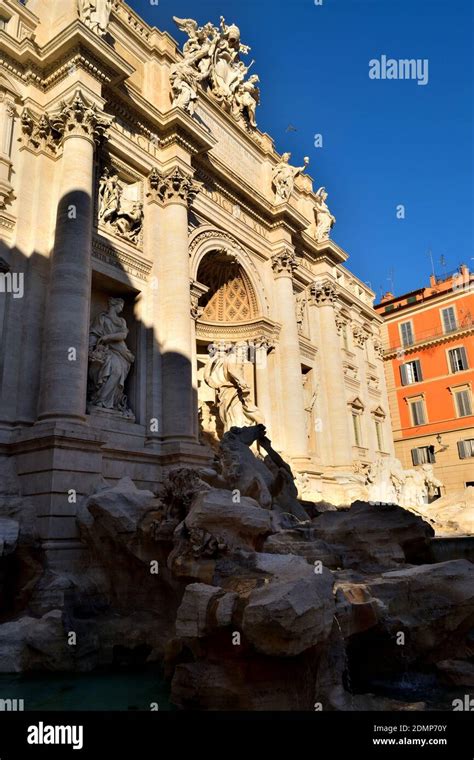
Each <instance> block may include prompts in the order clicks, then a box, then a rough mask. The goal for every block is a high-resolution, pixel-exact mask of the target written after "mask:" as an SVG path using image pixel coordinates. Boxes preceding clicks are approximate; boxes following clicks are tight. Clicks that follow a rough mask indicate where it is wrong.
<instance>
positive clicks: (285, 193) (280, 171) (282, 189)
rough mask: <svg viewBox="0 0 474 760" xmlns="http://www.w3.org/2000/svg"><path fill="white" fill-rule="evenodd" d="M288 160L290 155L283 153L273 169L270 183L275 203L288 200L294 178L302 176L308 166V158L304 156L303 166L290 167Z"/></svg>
mask: <svg viewBox="0 0 474 760" xmlns="http://www.w3.org/2000/svg"><path fill="white" fill-rule="evenodd" d="M290 158H291V153H283V155H282V157H281V159H280V161H279V162H278V163H277V164H276V166H274V167H273V171H272V182H273V186H274V188H275V202H276V203H282V202H285V201H288V200H289V198H290V196H291V193H292V192H293V187H294V185H295V179H296V177H297V176H298V175H299V174H302V173H303V172H304V170H305V169H306V167H307V166H308V164H309V158H308V157H307V156H305V158H304V159H303V163H304V166H291V164H290Z"/></svg>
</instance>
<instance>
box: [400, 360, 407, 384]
mask: <svg viewBox="0 0 474 760" xmlns="http://www.w3.org/2000/svg"><path fill="white" fill-rule="evenodd" d="M400 377H401V378H402V385H408V377H407V368H406V365H405V364H400Z"/></svg>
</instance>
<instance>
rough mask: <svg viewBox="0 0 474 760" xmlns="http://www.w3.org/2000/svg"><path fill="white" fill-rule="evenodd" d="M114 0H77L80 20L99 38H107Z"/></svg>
mask: <svg viewBox="0 0 474 760" xmlns="http://www.w3.org/2000/svg"><path fill="white" fill-rule="evenodd" d="M112 6H113V0H77V10H78V13H79V18H80V19H81V21H83V22H84V24H85V25H86V26H88V27H89V29H91V30H92V31H93V32H94V33H95V34H98V35H99V37H105V35H106V34H107V27H108V25H109V20H110V13H111V11H112Z"/></svg>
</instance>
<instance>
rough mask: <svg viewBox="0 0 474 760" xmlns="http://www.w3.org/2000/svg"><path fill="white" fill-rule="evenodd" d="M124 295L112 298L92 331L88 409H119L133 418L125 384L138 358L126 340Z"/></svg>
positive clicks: (124, 414)
mask: <svg viewBox="0 0 474 760" xmlns="http://www.w3.org/2000/svg"><path fill="white" fill-rule="evenodd" d="M123 307H124V301H123V299H122V298H109V308H108V311H104V312H102V313H101V314H99V315H98V316H97V317H96V318H95V319H94V320H93V322H92V324H91V328H90V332H89V394H88V397H89V409H92V408H94V407H96V408H100V409H108V410H111V411H116V412H119V413H120V414H121V415H122V416H124V417H127V418H134V415H133V412H132V411H131V410H130V409H129V408H128V404H127V397H126V396H125V394H124V385H125V380H126V379H127V375H128V373H129V372H130V367H131V366H132V363H133V362H134V361H135V357H134V355H133V354H132V352H131V351H129V349H128V348H127V344H126V343H125V340H126V338H127V335H128V328H127V323H126V322H125V319H123V317H121V316H120V313H121V312H122V310H123Z"/></svg>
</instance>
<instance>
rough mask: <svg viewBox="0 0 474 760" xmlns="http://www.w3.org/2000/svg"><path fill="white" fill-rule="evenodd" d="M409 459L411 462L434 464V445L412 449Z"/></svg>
mask: <svg viewBox="0 0 474 760" xmlns="http://www.w3.org/2000/svg"><path fill="white" fill-rule="evenodd" d="M411 459H412V462H413V464H434V462H436V457H435V453H434V446H418V448H416V449H412V450H411Z"/></svg>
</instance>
